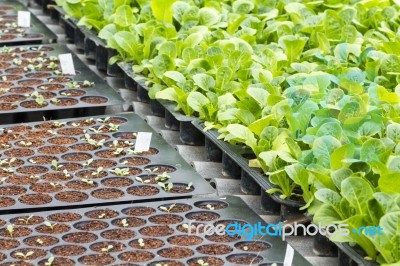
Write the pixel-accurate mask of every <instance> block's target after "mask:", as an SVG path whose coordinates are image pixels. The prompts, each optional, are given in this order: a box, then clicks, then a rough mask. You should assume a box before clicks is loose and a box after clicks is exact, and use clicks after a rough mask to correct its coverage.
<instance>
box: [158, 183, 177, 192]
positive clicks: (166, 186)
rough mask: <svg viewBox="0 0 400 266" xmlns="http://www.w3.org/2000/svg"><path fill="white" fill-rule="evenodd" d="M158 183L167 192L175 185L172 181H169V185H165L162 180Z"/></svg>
mask: <svg viewBox="0 0 400 266" xmlns="http://www.w3.org/2000/svg"><path fill="white" fill-rule="evenodd" d="M157 184H158V185H159V186H160V187H161V188H162V189H163V190H164V191H166V192H170V191H171V189H172V188H173V187H174V184H172V183H168V184H167V185H165V184H164V183H162V182H158V183H157Z"/></svg>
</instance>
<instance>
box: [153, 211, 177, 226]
mask: <svg viewBox="0 0 400 266" xmlns="http://www.w3.org/2000/svg"><path fill="white" fill-rule="evenodd" d="M149 221H150V222H152V223H155V224H165V225H167V224H177V223H180V222H182V221H183V218H182V217H181V216H179V215H175V214H161V215H154V216H151V217H150V218H149Z"/></svg>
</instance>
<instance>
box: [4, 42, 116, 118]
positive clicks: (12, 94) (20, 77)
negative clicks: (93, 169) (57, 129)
mask: <svg viewBox="0 0 400 266" xmlns="http://www.w3.org/2000/svg"><path fill="white" fill-rule="evenodd" d="M65 53H72V52H71V51H70V50H69V49H68V48H67V47H66V46H65V45H58V44H51V45H44V46H19V47H17V48H14V47H13V48H3V49H2V50H1V51H0V57H1V59H2V60H1V63H0V73H1V75H0V90H1V91H2V94H1V95H0V111H1V114H0V123H2V124H8V123H17V122H31V121H39V120H43V117H46V118H49V119H62V118H69V117H81V116H91V115H101V114H104V113H105V108H106V106H112V105H121V104H122V103H123V100H122V98H121V96H120V95H119V94H118V93H117V92H116V91H115V90H114V89H113V88H111V87H110V86H109V85H108V84H107V83H106V82H105V81H104V80H103V79H101V78H100V77H99V76H98V75H96V74H95V73H94V72H93V71H91V70H90V69H89V68H88V67H87V66H86V65H85V64H84V63H83V62H82V61H81V60H80V59H79V58H78V57H77V56H75V55H74V54H72V55H73V61H74V66H75V70H76V75H74V76H72V75H63V74H60V73H61V68H60V65H59V61H58V55H59V54H65ZM44 59H45V60H47V61H46V62H44V61H43V60H44ZM29 60H31V61H29ZM51 60H53V61H51ZM57 71H59V72H57ZM85 81H86V83H85ZM37 93H39V94H41V95H42V96H43V97H44V98H45V100H44V102H43V103H42V104H41V105H38V104H36V103H35V102H36V99H37V95H36V94H37ZM58 100H59V101H60V102H57V101H58ZM27 102H30V103H31V104H33V105H28V106H27V107H23V105H24V104H27ZM64 102H65V104H64V105H63V103H64ZM60 103H61V105H60Z"/></svg>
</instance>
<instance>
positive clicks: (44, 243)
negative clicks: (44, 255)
mask: <svg viewBox="0 0 400 266" xmlns="http://www.w3.org/2000/svg"><path fill="white" fill-rule="evenodd" d="M24 243H25V244H26V245H28V246H31V247H48V246H53V245H55V244H57V243H58V238H57V237H54V236H44V235H43V236H32V237H28V238H25V239H24Z"/></svg>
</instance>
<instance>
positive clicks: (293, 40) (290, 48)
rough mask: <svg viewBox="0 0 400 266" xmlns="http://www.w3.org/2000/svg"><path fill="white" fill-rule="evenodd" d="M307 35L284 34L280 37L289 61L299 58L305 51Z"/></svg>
mask: <svg viewBox="0 0 400 266" xmlns="http://www.w3.org/2000/svg"><path fill="white" fill-rule="evenodd" d="M307 40H308V38H306V37H300V38H298V37H295V36H283V37H281V38H280V39H279V43H280V44H281V45H282V47H283V48H284V49H285V54H286V56H287V59H288V61H289V63H292V62H294V61H295V60H296V59H298V58H299V57H300V55H301V53H302V52H303V49H304V46H305V45H306V43H307Z"/></svg>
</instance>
